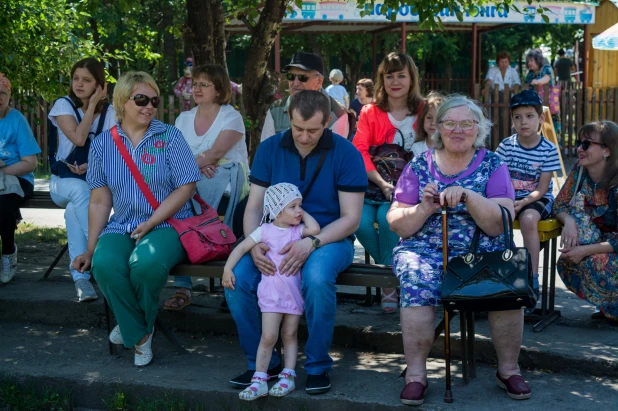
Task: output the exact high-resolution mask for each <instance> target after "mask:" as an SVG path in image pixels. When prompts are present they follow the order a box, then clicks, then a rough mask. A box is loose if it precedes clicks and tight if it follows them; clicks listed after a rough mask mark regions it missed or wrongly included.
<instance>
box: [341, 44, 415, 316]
mask: <svg viewBox="0 0 618 411" xmlns="http://www.w3.org/2000/svg"><path fill="white" fill-rule="evenodd" d="M419 89H420V87H419V84H418V70H417V68H416V64H414V61H413V60H412V57H410V56H408V55H407V54H404V53H396V52H393V53H390V54H389V55H388V56H386V57H385V58H384V60H383V61H382V63H381V64H380V67H378V75H377V82H376V88H375V96H376V98H375V101H374V102H373V103H371V104H368V105H366V106H365V107H363V109H362V111H361V116H360V118H359V122H358V128H357V129H356V136H355V137H354V141H353V143H354V145H355V146H356V148H357V149H358V151H360V153H361V155H362V156H363V161H364V163H365V170H366V171H367V177H368V178H369V181H371V182H373V183H374V184H376V185H377V186H378V187H379V188H380V189H381V191H382V194H383V195H384V196H383V200H382V201H379V200H376V199H370V198H367V196H365V203H364V205H363V215H362V218H361V223H360V227H359V228H358V231H357V232H356V235H357V236H358V241H360V243H361V244H362V245H363V247H365V250H367V252H368V253H369V255H371V257H373V259H374V260H375V262H376V263H377V264H385V265H388V264H390V261H391V255H392V253H393V247H395V245H397V243H398V242H399V236H398V235H397V234H395V233H394V232H392V231H391V230H390V228H389V227H388V223H387V222H386V212H387V211H388V208H389V207H390V199H391V197H392V195H393V190H394V188H395V187H394V186H393V181H384V179H383V178H382V176H381V175H380V174H379V173H378V171H377V169H376V166H375V165H374V164H373V161H372V156H371V154H369V150H370V148H371V147H372V146H378V145H381V144H385V143H388V144H399V145H401V147H402V148H403V149H404V150H405V151H407V152H410V151H411V150H412V145H413V143H414V140H415V139H416V133H415V126H416V120H417V117H418V114H419V112H420V111H421V108H422V105H423V98H422V97H421V94H420V92H419ZM376 225H377V227H376ZM381 305H382V311H383V312H384V313H389V314H390V313H394V312H396V311H397V306H398V304H397V290H396V289H394V288H390V289H389V288H386V289H383V290H382V304H381Z"/></svg>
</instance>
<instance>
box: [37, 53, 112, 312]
mask: <svg viewBox="0 0 618 411" xmlns="http://www.w3.org/2000/svg"><path fill="white" fill-rule="evenodd" d="M106 99H107V83H106V81H105V67H104V65H103V63H101V62H99V61H98V60H97V59H94V58H86V59H83V60H80V61H78V62H77V63H75V65H74V66H73V68H72V69H71V87H70V89H69V95H68V96H67V97H63V98H59V99H58V100H56V102H55V103H54V106H53V107H52V109H51V111H50V112H49V115H48V118H49V120H50V121H51V123H52V124H53V126H55V127H57V129H58V151H57V152H56V157H55V160H56V162H55V164H52V167H51V168H52V176H51V181H50V184H49V188H50V194H51V198H52V200H53V201H54V202H55V203H56V204H57V205H58V206H60V207H64V208H65V212H64V220H65V223H66V228H67V237H68V242H69V256H70V258H71V262H72V261H73V259H74V258H75V257H77V256H78V255H81V254H83V253H85V252H86V248H87V245H88V202H89V201H90V189H89V188H88V184H87V183H86V172H87V170H88V150H89V148H90V142H91V141H92V139H93V138H94V137H95V135H96V134H97V132H98V133H100V132H103V131H106V130H109V129H110V128H112V127H113V126H114V125H115V124H116V113H115V112H114V109H113V107H111V105H109V104H108V103H107V102H106V101H105V100H106ZM100 123H101V124H100ZM69 267H70V270H71V275H72V277H73V281H74V282H75V289H76V291H77V297H78V299H79V301H92V300H96V299H97V298H98V297H97V293H96V291H95V290H94V288H93V287H92V284H91V283H90V281H89V280H90V273H89V272H84V273H80V272H79V271H77V270H75V269H73V268H72V267H71V266H70V265H69Z"/></svg>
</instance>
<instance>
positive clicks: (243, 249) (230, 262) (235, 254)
mask: <svg viewBox="0 0 618 411" xmlns="http://www.w3.org/2000/svg"><path fill="white" fill-rule="evenodd" d="M256 244H257V243H256V242H255V241H253V238H251V237H247V238H245V239H244V240H243V241H242V243H240V244H238V245H237V246H236V248H234V250H233V251H232V254H230V256H229V257H228V258H227V261H226V262H225V267H224V268H223V271H226V270H229V271H232V270H234V267H236V264H238V262H239V261H240V259H241V258H242V257H243V255H245V254H247V253H248V252H249V251H251V249H252V248H253V247H254V246H255V245H256Z"/></svg>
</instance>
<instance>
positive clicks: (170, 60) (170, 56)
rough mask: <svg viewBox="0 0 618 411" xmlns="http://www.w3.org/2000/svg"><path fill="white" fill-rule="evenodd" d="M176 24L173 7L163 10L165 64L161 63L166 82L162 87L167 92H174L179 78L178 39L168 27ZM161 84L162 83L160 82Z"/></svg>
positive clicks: (162, 76) (162, 75) (163, 77)
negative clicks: (176, 39)
mask: <svg viewBox="0 0 618 411" xmlns="http://www.w3.org/2000/svg"><path fill="white" fill-rule="evenodd" d="M173 25H174V15H173V10H172V9H171V8H166V9H165V10H164V11H163V23H162V26H163V27H161V29H162V31H163V64H162V65H161V68H162V70H161V78H160V79H159V80H162V81H163V83H164V84H165V85H164V86H163V87H162V89H163V91H164V93H165V94H168V93H173V87H174V86H173V85H174V84H175V82H176V79H177V78H178V62H177V59H176V41H175V39H174V34H173V33H170V32H169V31H168V30H165V29H167V28H168V27H171V26H173ZM159 84H161V83H159Z"/></svg>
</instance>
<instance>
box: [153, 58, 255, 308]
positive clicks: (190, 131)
mask: <svg viewBox="0 0 618 411" xmlns="http://www.w3.org/2000/svg"><path fill="white" fill-rule="evenodd" d="M192 87H193V99H194V100H195V104H197V106H196V107H195V108H193V109H192V110H191V111H185V112H184V113H181V114H180V116H178V118H177V119H176V127H178V129H179V130H180V131H181V132H182V135H183V136H184V137H185V140H186V141H187V143H189V147H190V148H191V152H192V153H193V155H194V156H195V160H196V161H197V165H198V166H199V168H200V171H201V174H202V175H201V180H200V181H199V182H198V183H197V192H198V194H199V195H200V196H201V197H202V198H203V199H204V201H206V202H207V203H208V204H210V205H211V206H212V207H215V208H217V209H218V210H219V215H225V218H224V220H223V222H224V223H225V224H227V225H228V226H230V227H231V228H232V230H234V233H235V234H236V233H237V236H238V237H240V236H241V235H242V227H234V226H233V224H232V222H233V216H234V212H235V210H236V206H237V204H238V203H239V202H240V201H241V200H242V199H243V198H245V197H246V196H247V194H248V193H249V183H248V179H247V175H248V171H249V155H248V153H247V143H246V142H245V124H244V122H243V119H242V116H241V115H240V113H239V112H238V111H236V110H235V109H234V107H232V106H231V105H230V104H229V103H230V100H231V98H232V87H231V85H230V78H229V77H228V74H227V71H226V70H225V69H224V68H223V67H221V66H219V65H209V66H201V67H196V68H195V69H194V70H193V83H192ZM239 211H240V210H239ZM192 285H193V283H192V281H191V277H180V276H179V277H176V278H175V279H174V286H175V287H177V289H176V293H175V294H174V296H172V297H171V298H170V299H169V300H167V301H166V302H165V306H164V308H165V309H166V310H173V311H178V310H182V309H183V308H184V307H186V306H187V305H189V304H191V286H192Z"/></svg>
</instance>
